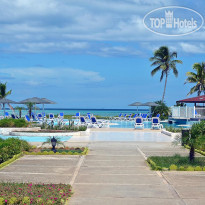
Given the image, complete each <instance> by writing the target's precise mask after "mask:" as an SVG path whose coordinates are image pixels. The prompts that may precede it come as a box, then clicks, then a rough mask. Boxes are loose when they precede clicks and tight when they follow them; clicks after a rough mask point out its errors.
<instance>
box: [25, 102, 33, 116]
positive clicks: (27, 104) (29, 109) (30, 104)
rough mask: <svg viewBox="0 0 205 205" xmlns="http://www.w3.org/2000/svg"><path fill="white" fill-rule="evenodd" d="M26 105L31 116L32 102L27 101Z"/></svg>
mask: <svg viewBox="0 0 205 205" xmlns="http://www.w3.org/2000/svg"><path fill="white" fill-rule="evenodd" d="M26 106H27V108H28V113H29V117H31V113H32V110H33V109H34V103H32V102H28V103H26Z"/></svg>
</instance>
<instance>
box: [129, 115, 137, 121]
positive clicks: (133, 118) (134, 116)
mask: <svg viewBox="0 0 205 205" xmlns="http://www.w3.org/2000/svg"><path fill="white" fill-rule="evenodd" d="M137 116H138V114H134V115H133V117H132V118H131V119H130V120H135V118H136V117H137Z"/></svg>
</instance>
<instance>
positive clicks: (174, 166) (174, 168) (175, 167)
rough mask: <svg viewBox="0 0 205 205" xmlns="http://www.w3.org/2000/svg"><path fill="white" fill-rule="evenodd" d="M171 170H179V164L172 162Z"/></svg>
mask: <svg viewBox="0 0 205 205" xmlns="http://www.w3.org/2000/svg"><path fill="white" fill-rule="evenodd" d="M169 169H170V170H177V166H176V165H175V164H172V165H171V166H170V167H169Z"/></svg>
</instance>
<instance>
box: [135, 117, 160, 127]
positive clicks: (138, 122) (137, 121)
mask: <svg viewBox="0 0 205 205" xmlns="http://www.w3.org/2000/svg"><path fill="white" fill-rule="evenodd" d="M138 128H140V129H144V123H143V118H142V117H137V118H136V119H135V129H138ZM162 128H163V125H162V124H160V119H159V117H153V118H152V125H151V129H162Z"/></svg>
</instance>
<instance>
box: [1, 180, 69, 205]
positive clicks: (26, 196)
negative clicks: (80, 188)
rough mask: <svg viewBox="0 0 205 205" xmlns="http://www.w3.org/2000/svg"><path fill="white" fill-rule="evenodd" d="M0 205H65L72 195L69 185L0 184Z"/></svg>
mask: <svg viewBox="0 0 205 205" xmlns="http://www.w3.org/2000/svg"><path fill="white" fill-rule="evenodd" d="M0 193H1V195H0V204H1V205H16V204H23V205H30V204H39V205H51V204H54V205H55V204H58V205H60V204H66V202H67V201H68V199H69V197H70V196H71V195H72V189H71V186H70V185H65V184H32V183H26V184H23V183H0Z"/></svg>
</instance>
